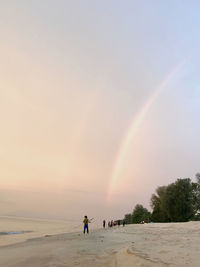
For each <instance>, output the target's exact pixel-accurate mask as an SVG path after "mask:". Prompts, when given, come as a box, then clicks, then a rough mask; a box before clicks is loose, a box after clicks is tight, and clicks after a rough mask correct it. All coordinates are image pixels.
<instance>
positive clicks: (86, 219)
mask: <svg viewBox="0 0 200 267" xmlns="http://www.w3.org/2000/svg"><path fill="white" fill-rule="evenodd" d="M89 222H90V221H89V220H88V217H87V216H85V217H84V220H83V223H84V231H83V233H84V234H85V231H86V230H87V234H89V229H88V223H89Z"/></svg>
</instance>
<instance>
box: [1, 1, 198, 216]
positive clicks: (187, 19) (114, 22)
mask: <svg viewBox="0 0 200 267" xmlns="http://www.w3.org/2000/svg"><path fill="white" fill-rule="evenodd" d="M199 11H200V3H199V1H178V0H175V1H170V0H169V1H158V0H154V1H153V0H149V1H143V0H142V1H128V0H126V1H116V0H115V1H111V0H110V1H104V0H102V1H92V0H90V1H89V0H85V1H81V0H79V1H78V0H77V1H72V0H70V1H62V0H59V1H51V0H48V1H47V0H43V1H39V0H34V1H31V0H29V1H25V0H24V1H23V0H18V1H14V0H13V1H11V0H10V1H1V2H0V32H1V35H0V58H1V62H0V122H1V131H0V209H1V214H2V215H15V216H29V217H42V218H56V219H66V220H68V219H79V218H82V216H83V215H85V214H88V216H89V217H90V216H91V217H96V218H98V219H101V218H102V219H104V218H106V219H112V218H123V216H124V214H125V213H128V212H131V211H132V210H133V208H134V206H135V205H136V204H137V203H141V204H143V205H144V206H145V207H147V208H149V203H150V197H151V195H152V193H154V191H155V189H156V188H157V187H158V186H161V185H166V184H169V183H171V182H174V181H175V180H176V179H177V178H186V177H190V178H192V179H193V178H194V177H195V174H196V173H197V172H199V171H200V169H199V168H200V164H199V163H200V162H199V159H200V142H199V136H200V124H199V117H200V68H199V60H200V54H199V46H200V36H199V27H200V17H199Z"/></svg>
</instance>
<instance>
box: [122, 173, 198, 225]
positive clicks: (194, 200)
mask: <svg viewBox="0 0 200 267" xmlns="http://www.w3.org/2000/svg"><path fill="white" fill-rule="evenodd" d="M150 206H151V208H152V212H150V211H149V210H147V209H146V208H144V207H143V206H142V205H140V204H137V205H136V206H135V208H134V210H133V212H132V213H129V214H126V215H125V218H124V220H125V222H126V223H127V224H130V223H141V222H143V221H147V222H149V221H153V222H187V221H189V220H200V173H197V174H196V182H192V180H191V179H190V178H184V179H177V180H176V181H175V182H174V183H171V184H169V185H167V186H159V187H158V188H157V189H156V190H155V193H154V194H152V196H151V200H150Z"/></svg>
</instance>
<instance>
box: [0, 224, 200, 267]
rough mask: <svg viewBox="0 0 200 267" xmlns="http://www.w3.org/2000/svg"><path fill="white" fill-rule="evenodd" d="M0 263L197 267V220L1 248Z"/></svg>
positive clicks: (18, 265)
mask: <svg viewBox="0 0 200 267" xmlns="http://www.w3.org/2000/svg"><path fill="white" fill-rule="evenodd" d="M0 266H4V267H11V266H13V267H14V266H15V267H27V266H28V267H32V266H34V267H36V266H37V267H38V266H48V267H55V266H60V267H61V266H92V267H96V266H108V267H114V266H123V267H127V266H136V267H137V266H138V267H139V266H143V267H144V266H160V267H162V266H181V267H183V266H188V267H191V266H194V267H199V266H200V222H189V223H176V224H175V223H171V224H145V225H128V226H126V227H124V228H123V227H120V228H115V229H106V230H103V229H102V230H93V231H92V232H91V234H90V235H86V236H84V235H83V234H82V233H69V234H61V235H54V236H46V237H42V238H36V239H30V240H28V241H26V242H23V243H18V244H14V245H9V246H1V248H0Z"/></svg>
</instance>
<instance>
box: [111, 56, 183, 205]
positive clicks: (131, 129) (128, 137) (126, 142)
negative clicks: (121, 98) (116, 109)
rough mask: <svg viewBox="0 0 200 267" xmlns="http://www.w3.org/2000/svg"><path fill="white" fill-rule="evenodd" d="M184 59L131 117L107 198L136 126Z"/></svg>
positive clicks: (180, 66)
mask: <svg viewBox="0 0 200 267" xmlns="http://www.w3.org/2000/svg"><path fill="white" fill-rule="evenodd" d="M185 62H186V60H184V61H182V62H181V63H179V64H178V65H176V66H175V67H174V68H173V69H172V70H171V71H170V72H169V73H168V74H167V76H166V77H165V79H164V80H163V81H162V82H161V84H160V85H159V86H158V87H156V89H155V90H154V91H153V94H152V95H151V96H150V98H149V99H148V100H147V101H146V103H145V104H144V105H143V106H142V108H141V109H140V111H139V112H138V113H137V115H136V117H135V118H134V119H133V121H132V122H131V124H130V127H129V128H128V131H127V134H126V135H125V138H123V140H122V144H121V146H120V149H119V152H118V155H117V159H116V161H115V164H114V168H113V171H112V175H111V180H110V184H109V188H108V197H107V199H108V200H110V199H111V196H112V194H113V191H114V189H115V186H116V183H117V181H118V180H119V172H120V169H121V167H122V164H123V160H124V158H125V155H126V154H127V152H128V148H129V146H130V144H131V142H132V139H133V138H134V136H135V134H136V132H137V130H138V128H139V127H140V125H141V123H142V121H143V120H144V118H145V116H146V114H147V112H148V110H149V108H150V107H151V105H152V104H153V103H154V101H155V100H156V98H157V97H158V95H159V94H160V92H161V91H162V90H163V89H164V88H165V87H166V86H167V84H168V83H169V81H170V80H171V79H172V78H173V77H174V76H175V74H176V73H177V72H178V71H179V70H180V69H181V68H182V67H183V65H185Z"/></svg>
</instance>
